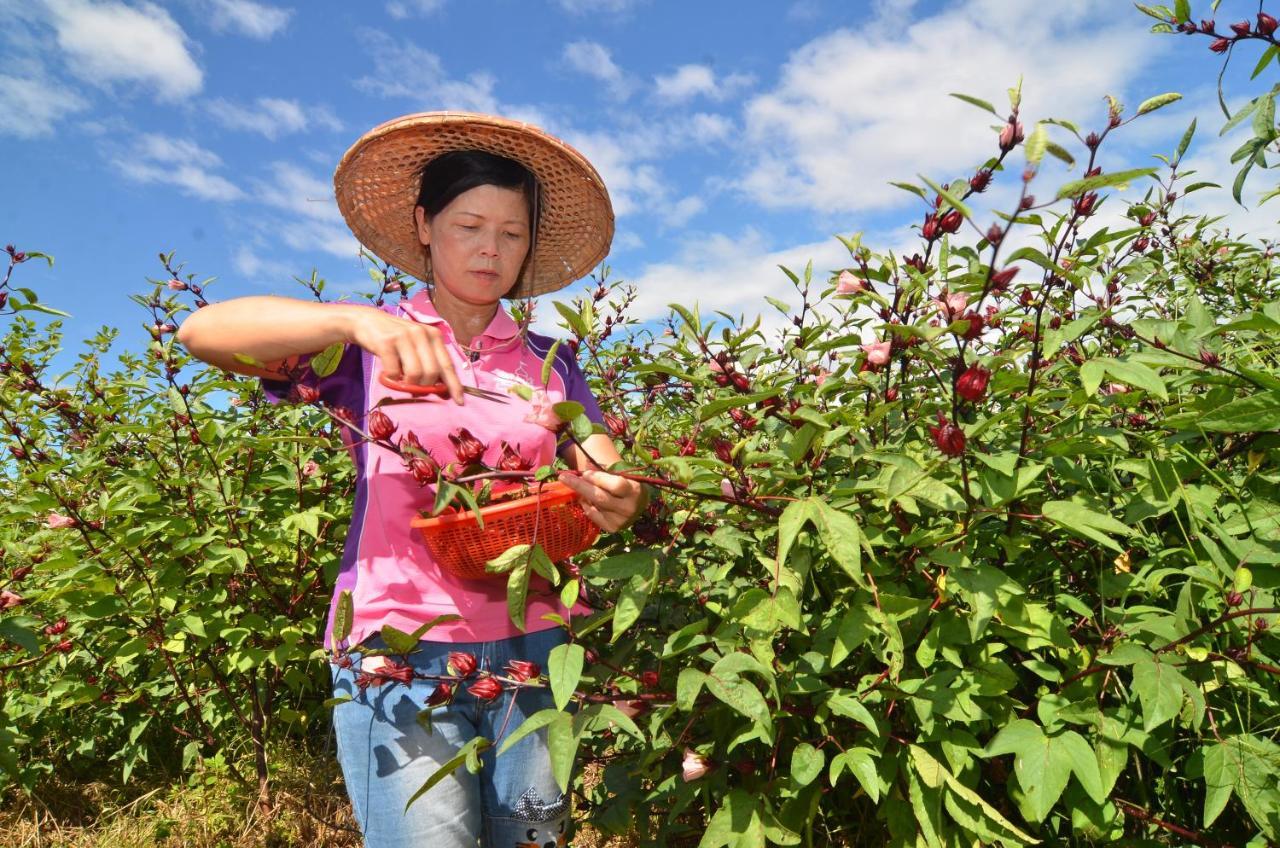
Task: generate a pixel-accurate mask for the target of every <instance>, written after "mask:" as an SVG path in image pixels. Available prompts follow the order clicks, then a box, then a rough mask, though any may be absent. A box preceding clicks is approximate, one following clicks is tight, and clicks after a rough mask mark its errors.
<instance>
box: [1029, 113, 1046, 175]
mask: <svg viewBox="0 0 1280 848" xmlns="http://www.w3.org/2000/svg"><path fill="white" fill-rule="evenodd" d="M1048 147H1049V131H1048V130H1047V129H1045V127H1044V124H1043V123H1037V124H1036V128H1035V129H1033V130H1032V131H1031V134H1030V135H1028V136H1027V140H1026V142H1025V143H1024V145H1023V148H1024V149H1025V151H1026V154H1027V162H1029V163H1030V164H1031V165H1032V166H1033V167H1035V166H1038V165H1039V164H1040V162H1041V160H1043V159H1044V153H1045V150H1046V149H1048Z"/></svg>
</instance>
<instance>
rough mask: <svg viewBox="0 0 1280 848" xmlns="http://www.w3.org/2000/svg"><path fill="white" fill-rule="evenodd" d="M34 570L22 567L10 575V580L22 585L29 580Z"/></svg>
mask: <svg viewBox="0 0 1280 848" xmlns="http://www.w3.org/2000/svg"><path fill="white" fill-rule="evenodd" d="M33 570H34V569H33V568H32V566H29V565H20V566H18V567H17V568H15V569H14V570H13V573H12V574H10V575H9V579H10V580H12V581H13V582H14V583H21V582H22V581H23V580H25V579H27V575H28V574H30V573H31V572H32V571H33Z"/></svg>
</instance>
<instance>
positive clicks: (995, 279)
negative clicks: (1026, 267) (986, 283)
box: [991, 265, 1018, 292]
mask: <svg viewBox="0 0 1280 848" xmlns="http://www.w3.org/2000/svg"><path fill="white" fill-rule="evenodd" d="M1016 276H1018V266H1017V265H1010V266H1009V267H1008V268H1004V269H1002V270H1000V271H996V272H994V273H992V275H991V290H992V291H997V292H1000V291H1007V290H1008V288H1009V284H1010V283H1012V282H1013V279H1014V277H1016Z"/></svg>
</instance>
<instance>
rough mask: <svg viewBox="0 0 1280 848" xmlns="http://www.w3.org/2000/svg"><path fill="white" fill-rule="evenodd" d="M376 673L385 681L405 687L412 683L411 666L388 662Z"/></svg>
mask: <svg viewBox="0 0 1280 848" xmlns="http://www.w3.org/2000/svg"><path fill="white" fill-rule="evenodd" d="M378 673H379V674H381V675H382V676H383V677H385V678H386V679H387V680H392V681H395V682H396V683H400V684H403V685H405V686H408V685H410V684H412V683H413V666H411V665H403V664H401V663H397V662H392V661H388V662H387V664H386V665H384V666H383V667H382V668H380V669H378Z"/></svg>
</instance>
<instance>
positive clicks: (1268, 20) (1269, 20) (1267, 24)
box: [1258, 12, 1276, 36]
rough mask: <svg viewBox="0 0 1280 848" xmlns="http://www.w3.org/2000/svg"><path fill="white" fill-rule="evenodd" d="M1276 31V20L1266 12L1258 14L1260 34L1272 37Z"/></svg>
mask: <svg viewBox="0 0 1280 848" xmlns="http://www.w3.org/2000/svg"><path fill="white" fill-rule="evenodd" d="M1275 31H1276V19H1275V18H1273V17H1271V16H1270V15H1268V14H1267V13H1266V12H1259V13H1258V32H1260V33H1262V34H1263V35H1268V36H1269V35H1271V34H1272V33H1273V32H1275Z"/></svg>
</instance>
